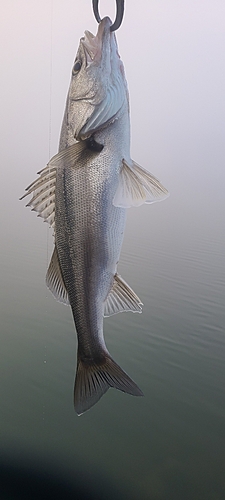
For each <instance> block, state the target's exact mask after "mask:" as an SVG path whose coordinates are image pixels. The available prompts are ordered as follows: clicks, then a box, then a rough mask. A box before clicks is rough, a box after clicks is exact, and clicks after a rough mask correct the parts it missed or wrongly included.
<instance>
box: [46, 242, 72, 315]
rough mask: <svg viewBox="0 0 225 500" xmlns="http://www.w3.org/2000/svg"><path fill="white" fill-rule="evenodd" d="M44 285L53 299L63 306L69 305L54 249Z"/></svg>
mask: <svg viewBox="0 0 225 500" xmlns="http://www.w3.org/2000/svg"><path fill="white" fill-rule="evenodd" d="M46 285H47V287H48V288H49V290H51V292H52V294H53V295H54V297H55V298H56V299H57V300H58V301H59V302H62V303H63V304H66V305H68V306H69V305H70V302H69V297H68V294H67V290H66V287H65V283H64V280H63V276H62V272H61V268H60V264H59V259H58V254H57V250H56V247H55V248H54V250H53V254H52V258H51V261H50V264H49V267H48V270H47V274H46Z"/></svg>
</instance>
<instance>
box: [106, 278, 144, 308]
mask: <svg viewBox="0 0 225 500" xmlns="http://www.w3.org/2000/svg"><path fill="white" fill-rule="evenodd" d="M142 305H143V304H142V302H141V301H140V299H139V297H138V296H137V295H136V293H135V292H134V291H133V290H132V288H130V287H129V285H128V284H127V283H126V281H124V280H123V278H121V276H119V275H118V274H115V276H114V283H113V286H112V288H111V290H110V292H109V295H108V297H107V299H106V301H105V308H104V316H112V314H117V313H119V312H123V311H132V312H138V313H141V312H142V308H141V306H142Z"/></svg>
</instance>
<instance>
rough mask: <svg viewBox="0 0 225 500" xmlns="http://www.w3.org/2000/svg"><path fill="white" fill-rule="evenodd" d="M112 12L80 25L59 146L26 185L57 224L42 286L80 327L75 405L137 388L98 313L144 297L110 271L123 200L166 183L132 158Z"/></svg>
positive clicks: (158, 195) (134, 201) (150, 195)
mask: <svg viewBox="0 0 225 500" xmlns="http://www.w3.org/2000/svg"><path fill="white" fill-rule="evenodd" d="M110 25H111V21H110V20H109V18H104V19H103V20H102V21H101V23H100V25H99V28H98V33H97V35H96V37H94V36H93V35H92V34H90V33H89V32H85V37H84V38H83V39H81V42H80V46H79V49H78V54H77V57H76V59H75V63H74V68H73V72H72V79H71V84H70V88H69V93H68V98H67V105H66V110H65V115H64V120H63V125H62V131H61V137H60V146H59V153H58V154H57V155H56V156H55V157H53V158H52V159H51V161H50V162H49V164H48V165H47V167H46V168H45V169H43V170H42V171H41V172H40V177H39V179H37V180H36V181H34V183H32V184H31V185H30V186H29V187H28V188H27V193H26V194H31V193H32V199H31V201H30V203H29V206H32V207H33V209H34V210H36V211H37V212H38V213H39V215H41V216H42V217H43V218H44V220H46V221H48V222H49V223H50V225H51V226H52V227H53V228H54V232H55V248H54V252H53V256H52V259H51V262H50V265H49V269H48V272H47V277H46V281H47V285H48V287H49V288H50V290H51V291H52V292H53V294H54V295H55V297H56V298H57V299H58V300H60V301H62V302H65V303H68V304H70V306H71V308H72V312H73V317H74V322H75V326H76V331H77V336H78V356H77V372H76V379H75V390H74V404H75V409H76V411H77V413H78V414H81V413H83V412H84V411H86V410H88V409H89V408H90V407H91V406H93V405H94V404H95V403H96V402H97V401H98V400H99V399H100V398H101V396H102V395H103V394H104V393H105V392H106V391H107V390H108V389H109V387H115V388H117V389H119V390H122V391H123V392H127V393H129V394H132V395H136V396H141V395H142V392H141V390H140V389H139V388H138V386H137V385H136V384H135V383H134V382H133V380H132V379H131V378H130V377H129V376H128V375H127V374H126V373H125V372H124V371H123V370H122V369H121V368H120V367H119V366H118V365H117V364H116V363H115V362H114V361H113V359H112V358H111V356H110V354H109V352H108V350H107V347H106V345H105V341H104V337H103V317H104V315H105V316H109V315H111V314H114V313H117V312H121V311H128V310H131V311H133V312H141V305H142V303H141V301H140V299H139V298H138V296H137V295H136V294H135V293H134V292H133V290H132V289H131V288H130V287H129V286H128V285H127V283H126V282H125V281H124V280H123V279H122V278H121V277H120V276H119V275H118V274H117V264H118V261H119V255H120V251H121V245H122V241H123V234H124V228H125V219H126V208H127V207H129V206H139V205H140V204H142V203H145V202H146V203H152V202H154V201H160V199H163V198H165V197H166V196H167V195H168V192H167V190H166V189H165V188H164V187H163V186H162V185H161V184H160V182H159V181H158V180H157V179H156V178H155V177H153V176H152V175H151V174H150V173H149V172H147V171H146V170H144V169H142V168H141V167H140V166H139V165H137V164H136V163H135V162H133V161H132V160H131V158H130V124H129V103H128V91H127V84H126V80H125V76H124V69H123V65H122V62H121V60H120V57H119V55H118V49H117V44H116V38H115V34H114V33H111V32H110Z"/></svg>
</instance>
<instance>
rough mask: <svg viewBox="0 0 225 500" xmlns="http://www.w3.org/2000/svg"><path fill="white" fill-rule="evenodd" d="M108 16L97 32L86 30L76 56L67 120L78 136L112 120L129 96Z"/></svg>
mask: <svg viewBox="0 0 225 500" xmlns="http://www.w3.org/2000/svg"><path fill="white" fill-rule="evenodd" d="M111 24H112V23H111V20H110V19H109V17H105V18H104V19H102V21H101V22H100V23H99V26H98V31H97V34H96V36H94V35H93V34H92V33H90V32H89V31H85V36H84V37H83V38H81V40H80V45H79V48H78V52H77V55H76V58H75V62H74V66H73V70H72V77H71V83H70V88H69V95H68V108H69V109H68V110H67V111H68V112H67V120H68V125H69V128H70V130H71V131H72V134H73V136H74V138H75V139H76V140H80V139H82V140H83V139H86V138H88V137H90V136H91V135H92V134H93V133H94V132H95V131H96V130H100V129H101V128H103V127H106V126H107V125H108V124H109V123H112V122H113V121H114V120H115V119H116V118H117V117H118V113H119V112H120V110H121V108H122V107H123V105H124V103H125V102H126V101H127V100H128V92H127V84H126V79H125V73H124V67H123V63H122V61H121V59H120V56H119V53H118V47H117V42H116V36H115V33H114V32H111V31H110V26H111Z"/></svg>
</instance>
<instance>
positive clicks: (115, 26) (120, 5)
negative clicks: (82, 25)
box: [92, 0, 124, 31]
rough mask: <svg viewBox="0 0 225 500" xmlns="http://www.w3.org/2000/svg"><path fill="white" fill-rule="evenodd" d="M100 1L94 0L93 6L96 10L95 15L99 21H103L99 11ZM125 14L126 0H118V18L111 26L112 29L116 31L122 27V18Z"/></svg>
mask: <svg viewBox="0 0 225 500" xmlns="http://www.w3.org/2000/svg"><path fill="white" fill-rule="evenodd" d="M98 1H99V0H92V6H93V11H94V16H95V19H96V21H97V23H100V22H101V18H100V15H99V11H98ZM123 14H124V0H116V19H115V21H114V23H113V24H112V26H110V31H116V30H118V28H119V27H120V25H121V23H122V20H123Z"/></svg>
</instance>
